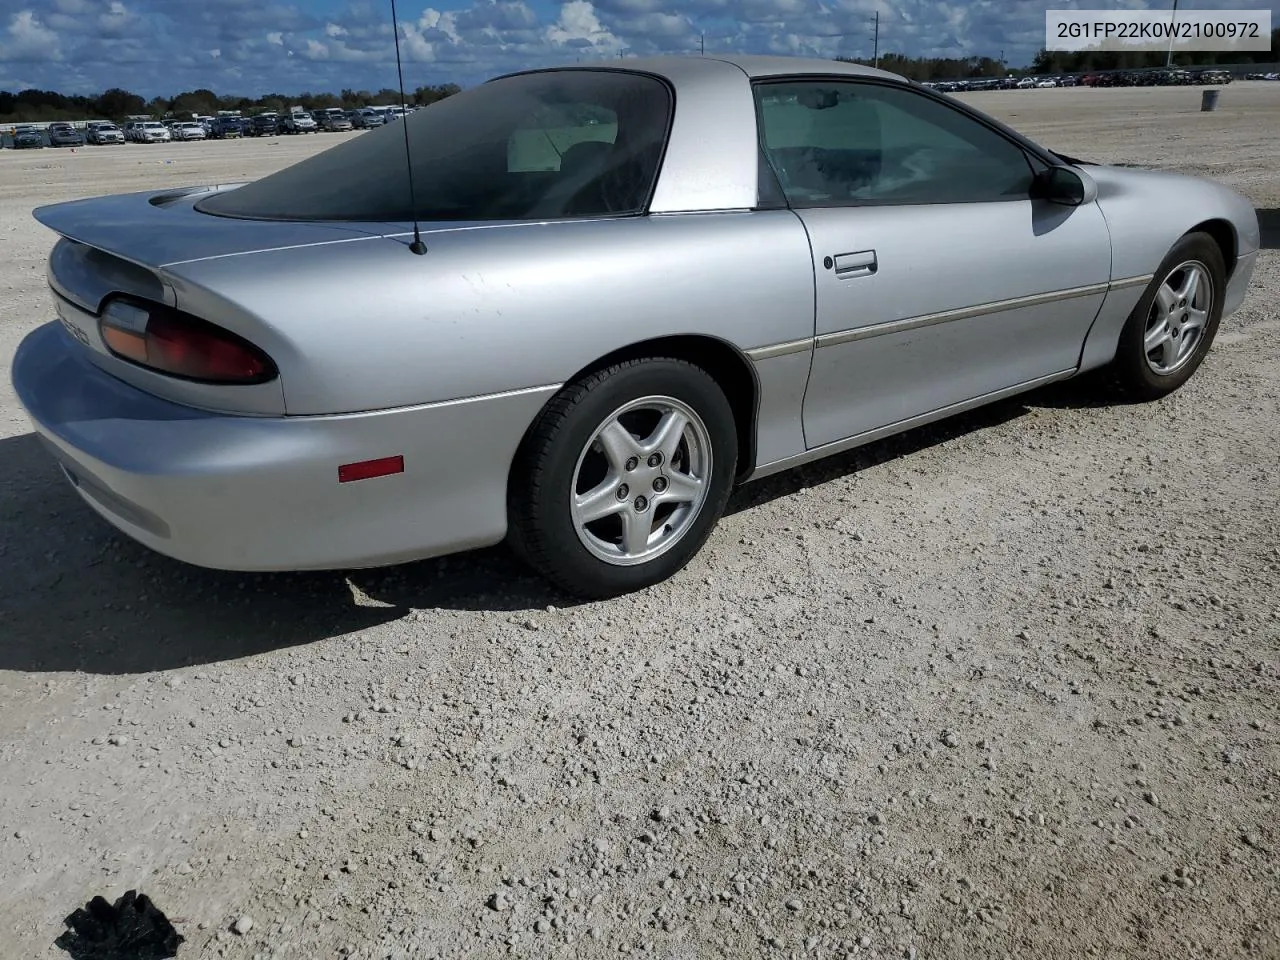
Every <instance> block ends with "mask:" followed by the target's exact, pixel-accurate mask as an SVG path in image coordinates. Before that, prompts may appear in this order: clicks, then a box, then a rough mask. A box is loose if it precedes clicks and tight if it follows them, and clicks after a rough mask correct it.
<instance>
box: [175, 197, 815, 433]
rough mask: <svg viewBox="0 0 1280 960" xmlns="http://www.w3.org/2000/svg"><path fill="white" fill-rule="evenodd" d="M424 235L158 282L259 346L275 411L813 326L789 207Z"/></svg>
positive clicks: (262, 257) (564, 370) (276, 255)
mask: <svg viewBox="0 0 1280 960" xmlns="http://www.w3.org/2000/svg"><path fill="white" fill-rule="evenodd" d="M424 238H425V240H426V243H427V246H428V248H429V252H428V253H427V254H426V255H425V256H414V255H413V254H411V253H410V252H409V251H408V249H407V247H406V245H405V243H404V241H403V240H402V239H386V240H375V241H369V242H364V243H346V244H332V245H324V246H317V247H309V248H305V249H295V250H276V251H271V252H263V253H256V254H248V255H244V256H229V257H221V258H217V259H211V260H202V261H195V262H187V263H180V264H174V265H170V266H169V267H167V268H165V275H166V279H168V280H169V282H170V283H171V284H172V286H173V288H174V290H175V292H176V295H177V299H178V303H179V305H180V306H181V307H182V308H183V309H186V310H190V311H191V312H193V313H196V314H198V315H201V316H205V317H207V318H209V319H210V320H213V321H214V322H218V323H222V324H223V325H224V326H227V327H228V328H230V329H233V330H235V331H236V332H238V333H241V334H242V335H244V336H246V337H248V338H249V339H251V340H252V341H254V342H255V343H258V344H259V345H260V346H261V347H262V348H263V349H265V350H266V351H267V352H268V353H270V354H271V356H272V357H273V359H275V361H276V362H277V364H279V366H280V369H281V376H282V381H283V385H284V392H285V404H286V408H287V411H288V412H289V413H290V414H324V413H349V412H355V411H362V410H376V409H386V408H391V407H401V406H409V405H414V404H423V403H431V402H436V401H442V400H452V399H457V398H461V397H473V396H480V395H485V394H491V393H499V392H503V391H507V390H514V389H522V388H526V387H536V386H545V385H549V384H559V383H562V382H564V381H565V380H567V379H568V378H569V377H571V376H572V375H573V374H574V373H575V372H577V371H579V370H581V369H582V368H583V367H585V366H587V365H589V364H591V363H593V362H594V361H595V360H597V359H598V358H600V357H602V356H604V355H606V354H609V353H611V352H613V351H615V350H619V349H622V348H625V347H628V346H630V345H632V344H636V343H639V342H641V341H645V340H651V339H654V338H658V337H664V336H671V335H680V334H698V335H703V336H707V337H713V338H716V339H718V340H722V341H724V342H725V343H727V344H730V345H732V346H733V347H735V348H736V349H738V350H739V351H746V350H749V349H751V348H754V347H760V346H767V345H771V344H775V343H779V342H782V341H793V340H801V339H805V338H808V337H811V336H812V335H813V316H814V314H813V265H812V260H811V257H810V253H809V245H808V239H807V236H806V234H805V232H804V228H803V226H802V225H801V224H800V222H799V220H798V219H797V218H796V217H795V216H794V215H793V214H792V213H790V212H789V211H758V212H734V213H709V214H681V215H668V216H652V217H638V218H627V219H616V220H597V221H576V222H568V221H561V222H556V223H541V224H534V223H530V224H519V225H513V226H500V227H475V228H467V229H449V230H438V229H431V228H428V230H427V231H426V232H425V233H424ZM806 372H807V365H806ZM792 392H794V390H793V391H792ZM769 402H770V398H768V397H764V398H762V401H761V403H762V406H763V405H765V404H767V403H769ZM796 413H797V415H798V411H796Z"/></svg>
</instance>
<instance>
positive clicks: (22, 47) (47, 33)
mask: <svg viewBox="0 0 1280 960" xmlns="http://www.w3.org/2000/svg"><path fill="white" fill-rule="evenodd" d="M8 33H9V39H8V41H7V42H6V43H5V44H4V58H5V59H6V60H61V59H62V45H61V43H60V42H59V39H58V34H57V33H55V32H54V31H53V30H51V29H49V28H48V27H46V26H45V25H44V24H43V23H41V22H40V20H38V19H37V18H36V15H35V13H34V12H33V11H31V10H19V11H18V12H17V13H15V14H14V15H13V16H12V17H11V18H10V19H9V30H8Z"/></svg>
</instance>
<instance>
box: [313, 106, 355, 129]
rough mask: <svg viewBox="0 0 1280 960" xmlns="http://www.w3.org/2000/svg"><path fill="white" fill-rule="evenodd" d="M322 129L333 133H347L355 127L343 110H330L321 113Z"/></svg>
mask: <svg viewBox="0 0 1280 960" xmlns="http://www.w3.org/2000/svg"><path fill="white" fill-rule="evenodd" d="M318 119H319V123H320V129H322V130H328V131H330V132H331V133H345V132H347V131H348V130H352V129H354V128H353V127H352V126H351V118H350V117H348V116H347V115H346V114H345V113H343V112H342V111H341V110H328V111H325V112H324V113H322V114H320V117H319V118H318Z"/></svg>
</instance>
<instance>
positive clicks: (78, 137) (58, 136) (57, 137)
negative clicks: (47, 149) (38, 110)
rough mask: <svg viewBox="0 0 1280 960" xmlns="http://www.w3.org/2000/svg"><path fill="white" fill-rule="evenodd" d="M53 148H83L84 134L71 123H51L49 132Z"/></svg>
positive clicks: (50, 143)
mask: <svg viewBox="0 0 1280 960" xmlns="http://www.w3.org/2000/svg"><path fill="white" fill-rule="evenodd" d="M46 132H47V133H48V136H49V146H51V147H83V146H84V134H83V133H81V132H80V131H79V130H77V129H76V128H75V127H74V126H73V125H71V124H69V123H61V122H59V123H51V124H49V126H48V128H47V131H46Z"/></svg>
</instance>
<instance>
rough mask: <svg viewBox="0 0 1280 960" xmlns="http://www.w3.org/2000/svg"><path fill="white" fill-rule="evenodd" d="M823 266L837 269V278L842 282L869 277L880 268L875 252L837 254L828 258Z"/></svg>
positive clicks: (863, 251) (860, 251) (861, 251)
mask: <svg viewBox="0 0 1280 960" xmlns="http://www.w3.org/2000/svg"><path fill="white" fill-rule="evenodd" d="M823 266H825V267H827V269H831V268H832V267H834V268H835V271H836V276H837V277H838V278H839V279H841V280H850V279H852V278H854V277H869V276H871V275H872V274H873V273H875V272H876V270H877V269H879V267H880V263H879V261H878V260H877V258H876V252H875V251H874V250H859V251H857V252H856V253H837V254H836V255H835V257H834V258H833V257H828V258H827V259H826V262H825V263H824V264H823Z"/></svg>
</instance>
